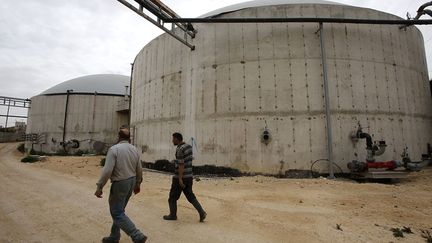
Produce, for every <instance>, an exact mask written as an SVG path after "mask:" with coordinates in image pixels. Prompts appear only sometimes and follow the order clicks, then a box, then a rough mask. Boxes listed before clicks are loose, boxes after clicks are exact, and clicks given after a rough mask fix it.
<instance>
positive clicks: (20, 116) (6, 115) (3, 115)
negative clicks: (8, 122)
mask: <svg viewBox="0 0 432 243" xmlns="http://www.w3.org/2000/svg"><path fill="white" fill-rule="evenodd" d="M0 117H14V118H28V117H27V116H16V115H0Z"/></svg>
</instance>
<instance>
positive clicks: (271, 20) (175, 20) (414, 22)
mask: <svg viewBox="0 0 432 243" xmlns="http://www.w3.org/2000/svg"><path fill="white" fill-rule="evenodd" d="M118 1H121V0H118ZM164 22H166V23H285V22H294V23H344V24H388V25H403V24H405V25H427V24H432V19H427V20H405V19H393V20H391V19H349V18H348V19H347V18H219V19H216V18H171V19H164Z"/></svg>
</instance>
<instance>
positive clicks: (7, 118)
mask: <svg viewBox="0 0 432 243" xmlns="http://www.w3.org/2000/svg"><path fill="white" fill-rule="evenodd" d="M10 102H11V100H9V103H8V108H7V113H6V124H5V128H7V127H8V120H9V110H10Z"/></svg>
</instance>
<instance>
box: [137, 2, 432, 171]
mask: <svg viewBox="0 0 432 243" xmlns="http://www.w3.org/2000/svg"><path fill="white" fill-rule="evenodd" d="M205 17H209V18H254V17H259V18H266V17H269V18H271V17H279V18H284V17H328V18H354V19H400V18H399V17H397V16H394V15H391V14H388V13H384V12H380V11H376V10H372V9H366V8H359V7H353V6H348V5H342V4H337V3H332V2H328V1H320V0H316V1H292V0H279V1H251V2H247V3H243V4H237V5H233V6H229V7H226V8H223V9H219V10H216V11H213V12H211V13H209V14H207V15H205ZM194 27H195V28H196V29H197V31H198V33H197V35H196V37H195V38H194V39H193V40H192V42H193V44H194V45H195V47H196V49H195V50H194V51H191V50H190V49H189V48H187V47H186V46H183V45H182V44H181V43H179V42H177V41H176V40H175V39H173V38H172V37H170V36H169V35H167V34H162V35H160V36H159V37H157V38H155V39H154V40H153V41H151V42H150V43H149V44H147V45H146V46H145V47H144V48H143V49H142V50H141V51H140V52H139V53H138V55H137V57H136V59H135V62H134V69H133V75H132V103H131V105H132V113H131V126H132V128H133V133H134V143H135V144H136V145H137V146H138V147H140V148H141V149H142V152H143V155H142V156H143V159H144V160H146V161H154V160H158V159H172V157H173V154H174V147H173V146H172V145H171V143H170V136H171V133H172V132H174V131H180V132H182V133H184V135H185V137H186V138H188V139H189V138H194V141H195V142H196V148H197V153H196V155H195V165H204V164H212V165H218V166H228V167H232V168H237V169H239V170H241V171H245V172H263V173H270V174H276V173H281V172H284V171H287V170H309V169H310V167H311V164H312V163H313V162H314V161H316V160H318V159H323V158H327V156H328V150H327V148H328V146H327V144H328V143H327V128H326V115H325V114H326V113H325V108H326V107H325V102H324V91H323V66H322V65H323V62H322V57H323V56H322V54H321V44H320V35H319V32H318V29H319V24H318V23H243V24H240V23H236V24H233V23H231V24H228V23H218V24H210V23H206V24H194ZM324 28H325V36H323V39H324V45H323V48H324V49H325V52H326V57H325V60H326V62H327V68H326V71H327V74H328V82H329V87H328V88H329V94H330V95H329V98H330V108H331V110H330V112H331V116H330V117H331V120H332V136H333V141H332V148H333V153H334V154H333V159H334V162H335V163H336V164H338V165H339V166H340V167H341V168H342V169H343V170H347V168H346V166H345V165H346V163H347V162H349V161H351V160H353V159H358V160H365V158H366V150H365V147H366V146H365V145H364V142H362V141H360V142H355V141H354V140H352V139H351V137H350V135H351V134H352V133H353V132H355V131H356V130H357V129H358V126H359V124H361V126H362V127H363V131H366V132H368V133H370V134H371V135H372V138H373V140H385V141H386V144H387V151H386V152H385V153H384V154H383V155H381V156H380V157H379V160H390V159H396V160H400V154H401V153H402V151H403V150H404V149H405V148H406V147H408V151H409V153H410V155H411V158H412V159H413V160H419V159H420V157H421V154H422V153H424V152H426V148H427V143H432V100H431V97H430V92H429V86H428V77H427V66H426V58H425V50H424V44H423V37H422V34H421V32H420V31H419V30H418V29H417V28H416V27H414V26H411V27H407V28H405V29H400V28H399V26H397V25H370V24H361V25H360V24H340V23H338V24H325V27H324ZM188 139H186V140H188ZM326 168H327V166H326V165H325V163H322V164H321V165H317V167H316V169H321V171H324V170H326Z"/></svg>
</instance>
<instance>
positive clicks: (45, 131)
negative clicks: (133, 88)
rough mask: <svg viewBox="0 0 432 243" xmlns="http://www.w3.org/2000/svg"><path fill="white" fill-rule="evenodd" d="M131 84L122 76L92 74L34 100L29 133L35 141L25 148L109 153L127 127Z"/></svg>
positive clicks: (32, 99) (30, 114) (62, 84)
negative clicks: (119, 134) (118, 133)
mask: <svg viewBox="0 0 432 243" xmlns="http://www.w3.org/2000/svg"><path fill="white" fill-rule="evenodd" d="M129 83H130V78H129V77H127V76H123V75H114V74H98V75H89V76H83V77H79V78H75V79H71V80H68V81H65V82H63V83H60V84H58V85H56V86H54V87H52V88H50V89H48V90H46V91H44V92H42V93H41V94H39V95H37V96H34V97H32V98H31V108H30V109H29V114H28V126H27V132H26V133H27V136H28V137H27V140H33V141H27V142H26V148H27V149H31V148H32V147H33V148H34V150H36V151H43V152H45V153H55V152H60V151H63V150H64V149H66V151H67V152H68V153H74V152H76V151H78V149H79V150H81V151H89V152H101V151H104V150H106V149H107V146H108V145H110V144H113V143H115V142H116V139H117V132H118V129H119V127H120V126H122V125H127V124H128V119H129V91H128V87H126V86H129ZM126 94H127V95H126ZM31 135H33V139H32V138H31Z"/></svg>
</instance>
